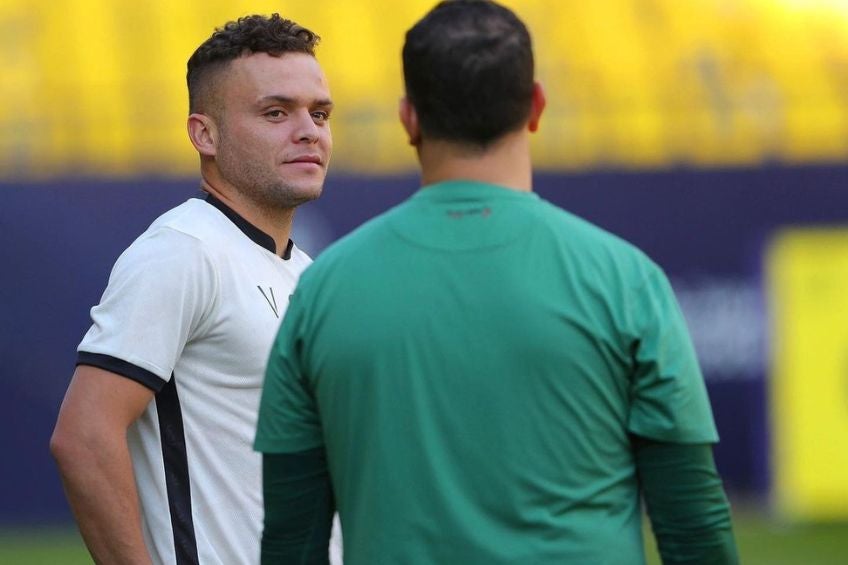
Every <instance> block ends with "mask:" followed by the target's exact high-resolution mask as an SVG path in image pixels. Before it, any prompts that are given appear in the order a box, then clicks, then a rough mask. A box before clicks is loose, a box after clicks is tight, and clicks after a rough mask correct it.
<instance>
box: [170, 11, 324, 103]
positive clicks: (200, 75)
mask: <svg viewBox="0 0 848 565" xmlns="http://www.w3.org/2000/svg"><path fill="white" fill-rule="evenodd" d="M319 40H320V38H319V37H318V36H317V35H316V34H315V33H313V32H311V31H309V30H308V29H306V28H305V27H302V26H300V25H298V24H296V23H295V22H293V21H291V20H286V19H283V18H281V17H280V15H279V14H272V15H271V16H267V17H266V16H259V15H253V16H245V17H242V18H239V19H238V20H236V21H233V22H227V23H226V24H225V25H224V26H222V27H220V28H218V29H216V30H215V33H213V34H212V36H211V37H209V39H207V40H206V41H204V42H203V43H202V44H201V45H200V47H198V48H197V50H195V52H194V53H193V54H192V56H191V57H190V58H189V60H188V73H187V75H186V80H187V82H188V97H189V113H194V112H208V111H209V109H208V106H209V105H210V104H213V103H214V101H213V100H212V98H213V96H212V95H211V90H213V86H214V83H215V80H216V77H217V75H218V73H219V72H220V71H221V70H223V69H224V68H225V67H226V66H227V64H228V63H229V62H230V61H232V60H234V59H238V58H239V57H242V56H244V55H249V54H252V53H267V54H269V55H273V56H274V57H279V56H281V55H283V54H285V53H306V54H308V55H313V56H314V55H315V46H316V45H317V44H318V41H319Z"/></svg>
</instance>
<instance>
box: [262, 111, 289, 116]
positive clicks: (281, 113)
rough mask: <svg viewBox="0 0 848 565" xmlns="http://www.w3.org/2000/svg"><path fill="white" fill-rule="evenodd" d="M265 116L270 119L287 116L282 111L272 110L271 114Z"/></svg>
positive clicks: (266, 113)
mask: <svg viewBox="0 0 848 565" xmlns="http://www.w3.org/2000/svg"><path fill="white" fill-rule="evenodd" d="M265 115H266V116H268V117H269V118H282V117H283V116H284V115H285V114H284V113H283V111H282V110H271V111H270V112H265Z"/></svg>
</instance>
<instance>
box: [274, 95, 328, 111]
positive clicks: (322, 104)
mask: <svg viewBox="0 0 848 565" xmlns="http://www.w3.org/2000/svg"><path fill="white" fill-rule="evenodd" d="M268 102H274V103H277V104H283V105H289V106H290V105H292V104H298V103H301V100H300V99H299V98H292V97H291V96H283V95H282V94H271V95H269V96H263V97H262V98H260V99H259V100H258V104H259V105H262V104H267V103H268ZM309 105H310V106H315V107H318V108H332V107H333V101H332V100H330V99H329V98H319V99H318V100H313V101H312V102H311V103H310V104H309Z"/></svg>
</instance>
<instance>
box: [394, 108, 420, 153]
mask: <svg viewBox="0 0 848 565" xmlns="http://www.w3.org/2000/svg"><path fill="white" fill-rule="evenodd" d="M398 116H399V117H400V123H402V124H403V129H404V130H406V135H407V136H408V137H409V144H410V145H413V146H415V147H417V146H418V145H419V144H420V143H421V126H419V124H418V112H416V111H415V106H413V105H412V102H410V101H409V98H408V97H406V96H404V97H403V98H401V99H400V103H399V104H398Z"/></svg>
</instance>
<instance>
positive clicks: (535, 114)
mask: <svg viewBox="0 0 848 565" xmlns="http://www.w3.org/2000/svg"><path fill="white" fill-rule="evenodd" d="M546 103H547V101H546V100H545V90H544V89H543V88H542V85H541V84H540V83H539V82H538V81H536V82H534V83H533V98H532V99H531V100H530V120H529V121H528V122H527V129H529V130H530V131H531V132H535V131H536V130H538V129H539V120H540V119H541V117H542V112H543V111H544V109H545V104H546Z"/></svg>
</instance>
